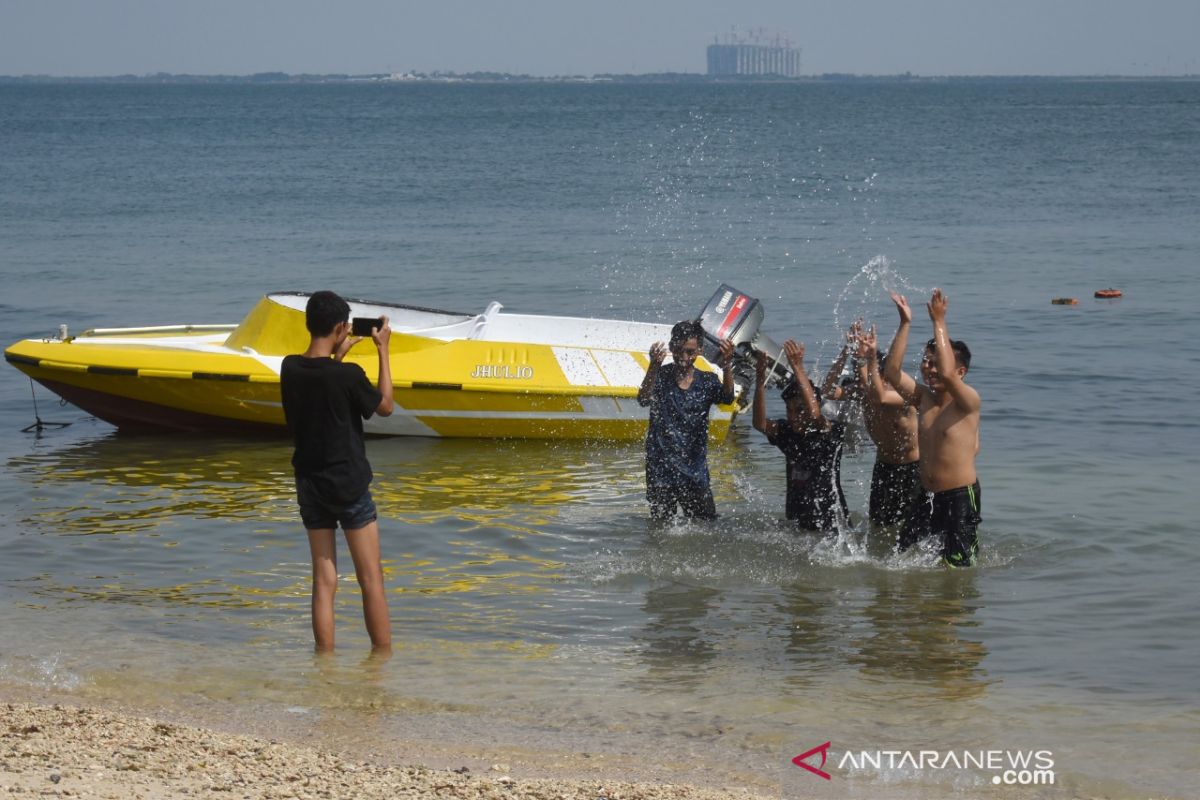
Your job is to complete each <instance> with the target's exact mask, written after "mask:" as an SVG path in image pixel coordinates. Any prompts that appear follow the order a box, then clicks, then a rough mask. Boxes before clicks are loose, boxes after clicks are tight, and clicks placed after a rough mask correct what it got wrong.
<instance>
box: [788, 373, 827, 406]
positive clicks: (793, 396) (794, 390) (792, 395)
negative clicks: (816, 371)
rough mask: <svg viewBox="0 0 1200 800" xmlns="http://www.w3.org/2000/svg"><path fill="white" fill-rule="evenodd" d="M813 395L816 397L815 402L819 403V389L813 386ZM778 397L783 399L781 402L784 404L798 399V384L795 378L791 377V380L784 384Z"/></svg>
mask: <svg viewBox="0 0 1200 800" xmlns="http://www.w3.org/2000/svg"><path fill="white" fill-rule="evenodd" d="M813 394H814V395H816V397H817V402H818V403H820V402H821V387H819V386H816V385H815V384H814V385H813ZM779 396H780V397H782V398H783V402H785V403H790V402H791V401H793V400H799V399H800V382H799V381H797V380H796V378H795V376H792V379H791V380H789V381H788V382H787V383H786V384H784V387H783V390H782V391H781V392H780V393H779Z"/></svg>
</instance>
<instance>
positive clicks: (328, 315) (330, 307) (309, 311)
mask: <svg viewBox="0 0 1200 800" xmlns="http://www.w3.org/2000/svg"><path fill="white" fill-rule="evenodd" d="M349 320H350V304H349V303H347V302H346V301H345V300H343V299H342V298H341V297H339V296H338V295H336V294H335V293H333V292H330V291H327V290H322V291H319V292H313V294H312V296H311V297H309V298H308V305H306V306H305V307H304V327H306V328H308V332H309V333H311V334H312V335H313V336H328V335H329V334H331V333H333V329H334V328H336V327H337V324H338V323H339V322H348V321H349Z"/></svg>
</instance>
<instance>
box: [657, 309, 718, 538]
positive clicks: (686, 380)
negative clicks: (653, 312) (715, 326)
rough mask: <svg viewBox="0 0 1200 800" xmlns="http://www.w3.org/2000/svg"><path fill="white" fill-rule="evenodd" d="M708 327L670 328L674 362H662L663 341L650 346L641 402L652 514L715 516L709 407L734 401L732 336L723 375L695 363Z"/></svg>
mask: <svg viewBox="0 0 1200 800" xmlns="http://www.w3.org/2000/svg"><path fill="white" fill-rule="evenodd" d="M703 341H704V329H703V328H702V327H701V326H700V322H699V321H698V320H685V321H683V322H679V323H676V324H675V326H674V327H673V328H671V340H670V349H671V359H672V363H670V364H667V365H665V366H664V365H663V361H664V360H665V359H666V357H667V349H666V348H664V347H663V345H662V342H655V343H654V344H653V345H651V347H650V367H649V369H647V370H646V377H645V378H644V379H643V380H642V386H641V388H640V389H639V390H638V396H637V399H638V404H639V405H641V406H649V407H650V427H649V428H648V429H647V431H646V499H647V500H649V501H650V516H651V517H652V518H653V519H666V518H668V517H672V516H674V515H675V512H676V510H677V509H682V510H683V515H684V516H685V517H694V518H698V519H716V517H717V508H716V505H715V504H714V502H713V496H712V488H711V487H710V486H709V476H708V412H709V408H710V407H711V406H713V405H714V404H724V403H732V402H733V369H732V367H731V364H732V361H733V342H731V341H729V340H728V339H725V340H722V341H721V373H722V377H721V379H720V380H718V379H717V376H716V375H714V374H713V373H711V372H701V371H700V370H698V369H696V368H695V363H696V356H698V355H700V343H701V342H703Z"/></svg>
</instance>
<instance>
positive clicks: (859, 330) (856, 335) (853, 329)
mask: <svg viewBox="0 0 1200 800" xmlns="http://www.w3.org/2000/svg"><path fill="white" fill-rule="evenodd" d="M862 334H863V321H862V317H859V318H858V319H856V320H854V322H853V323H851V325H850V328H849V329H848V330H847V331H846V346H847V347H848V348H849V349H850V350H854V349H855V348H856V347H858V340H859V339H860V338H861V337H862Z"/></svg>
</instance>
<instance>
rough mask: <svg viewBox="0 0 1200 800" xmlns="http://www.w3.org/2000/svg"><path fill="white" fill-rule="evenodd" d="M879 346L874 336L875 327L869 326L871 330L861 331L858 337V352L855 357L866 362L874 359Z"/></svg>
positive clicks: (877, 339)
mask: <svg viewBox="0 0 1200 800" xmlns="http://www.w3.org/2000/svg"><path fill="white" fill-rule="evenodd" d="M878 345H879V338H878V337H877V336H876V335H875V326H874V325H872V326H871V330H869V331H862V332H861V333H860V334H859V336H858V350H857V351H856V352H855V355H856V356H858V357H859V358H865V359H867V360H874V359H875V352H876V350H877V348H878Z"/></svg>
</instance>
